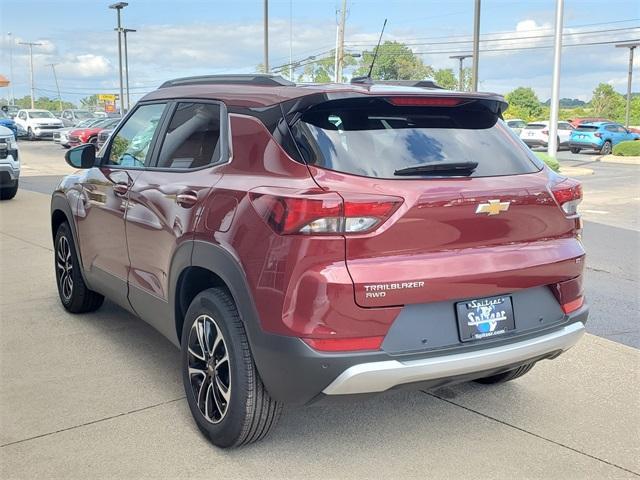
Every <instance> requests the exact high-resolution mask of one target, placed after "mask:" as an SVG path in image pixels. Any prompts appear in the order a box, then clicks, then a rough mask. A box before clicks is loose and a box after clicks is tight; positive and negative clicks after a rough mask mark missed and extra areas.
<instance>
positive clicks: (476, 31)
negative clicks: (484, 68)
mask: <svg viewBox="0 0 640 480" xmlns="http://www.w3.org/2000/svg"><path fill="white" fill-rule="evenodd" d="M475 2H476V6H475V10H474V12H473V65H472V66H471V91H472V92H477V91H478V62H479V60H480V0H475Z"/></svg>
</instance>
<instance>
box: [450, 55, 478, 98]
mask: <svg viewBox="0 0 640 480" xmlns="http://www.w3.org/2000/svg"><path fill="white" fill-rule="evenodd" d="M449 58H453V59H455V60H459V61H460V69H459V77H458V90H460V91H461V92H462V91H464V68H463V67H462V62H464V59H465V58H473V55H471V54H470V53H468V54H466V55H452V56H450V57H449Z"/></svg>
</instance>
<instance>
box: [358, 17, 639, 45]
mask: <svg viewBox="0 0 640 480" xmlns="http://www.w3.org/2000/svg"><path fill="white" fill-rule="evenodd" d="M638 21H640V18H630V19H627V20H616V21H611V22H597V23H585V24H582V25H571V26H566V27H565V29H569V28H583V27H596V26H601V25H615V24H620V23H630V22H638ZM630 28H634V27H630ZM635 28H637V27H635ZM545 30H551V31H553V27H542V28H528V29H525V30H501V31H500V30H499V31H497V32H487V33H481V34H480V36H481V37H487V36H490V35H503V34H507V33H527V32H540V31H545ZM470 36H471V35H470V34H468V33H464V34H457V35H456V34H454V35H439V36H433V37H414V38H409V39H408V40H438V39H441V38H457V37H465V38H466V37H470ZM346 41H347V42H348V43H353V44H355V43H362V44H369V45H370V43H368V42H369V40H360V41H358V40H353V41H348V40H346ZM399 41H400V40H399ZM403 43H404V42H403Z"/></svg>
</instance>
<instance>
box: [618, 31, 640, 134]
mask: <svg viewBox="0 0 640 480" xmlns="http://www.w3.org/2000/svg"><path fill="white" fill-rule="evenodd" d="M638 46H640V42H633V43H619V44H618V45H616V48H628V49H629V72H628V73H627V106H626V109H625V113H624V126H625V127H627V128H629V112H630V111H631V81H632V79H633V51H634V50H635V49H636V47H638Z"/></svg>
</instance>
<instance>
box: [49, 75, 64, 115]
mask: <svg viewBox="0 0 640 480" xmlns="http://www.w3.org/2000/svg"><path fill="white" fill-rule="evenodd" d="M56 65H57V63H49V64H48V65H47V66H48V67H51V70H52V71H53V79H54V80H55V81H56V90H58V107H59V108H60V111H61V112H62V97H61V96H60V85H58V76H57V75H56Z"/></svg>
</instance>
